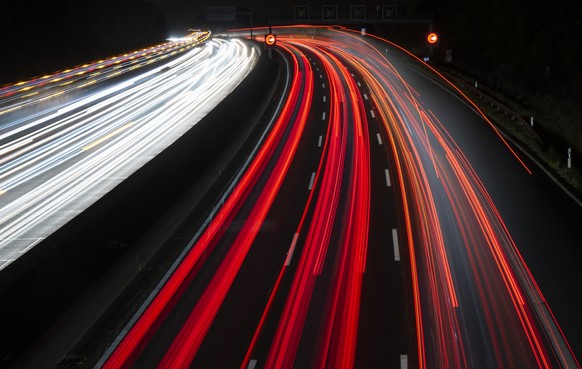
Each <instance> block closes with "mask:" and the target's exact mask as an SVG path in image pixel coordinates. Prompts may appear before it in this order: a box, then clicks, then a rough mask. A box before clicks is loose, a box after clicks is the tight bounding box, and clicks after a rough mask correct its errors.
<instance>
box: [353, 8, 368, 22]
mask: <svg viewBox="0 0 582 369" xmlns="http://www.w3.org/2000/svg"><path fill="white" fill-rule="evenodd" d="M350 19H351V20H365V19H366V5H351V6H350Z"/></svg>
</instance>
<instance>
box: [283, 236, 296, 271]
mask: <svg viewBox="0 0 582 369" xmlns="http://www.w3.org/2000/svg"><path fill="white" fill-rule="evenodd" d="M297 238H299V233H295V234H294V235H293V241H291V246H290V247H289V251H288V252H287V258H286V259H285V266H289V265H290V264H291V259H292V258H293V253H294V252H295V245H297Z"/></svg>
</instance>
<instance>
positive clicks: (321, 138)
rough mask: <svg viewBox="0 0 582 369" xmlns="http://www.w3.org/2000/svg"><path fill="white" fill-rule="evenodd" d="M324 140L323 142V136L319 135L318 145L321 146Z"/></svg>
mask: <svg viewBox="0 0 582 369" xmlns="http://www.w3.org/2000/svg"><path fill="white" fill-rule="evenodd" d="M322 142H323V136H319V141H318V142H317V147H321V144H322Z"/></svg>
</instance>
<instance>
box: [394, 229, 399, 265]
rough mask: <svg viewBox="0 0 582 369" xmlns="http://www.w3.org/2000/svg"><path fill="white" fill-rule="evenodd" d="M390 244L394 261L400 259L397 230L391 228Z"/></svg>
mask: <svg viewBox="0 0 582 369" xmlns="http://www.w3.org/2000/svg"><path fill="white" fill-rule="evenodd" d="M392 245H393V246H394V261H400V248H399V247H398V231H397V230H396V228H392Z"/></svg>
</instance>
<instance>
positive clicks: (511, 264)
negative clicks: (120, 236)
mask: <svg viewBox="0 0 582 369" xmlns="http://www.w3.org/2000/svg"><path fill="white" fill-rule="evenodd" d="M274 28H275V29H276V30H277V32H279V33H277V47H278V48H279V50H281V52H283V53H285V54H286V55H287V57H288V58H290V60H291V61H292V69H293V70H292V76H293V82H292V84H291V87H290V88H289V92H288V93H289V95H288V99H287V101H286V103H285V106H284V107H283V109H282V110H281V114H280V116H279V117H278V119H277V121H276V123H275V125H274V126H273V129H272V130H271V131H270V132H269V135H268V137H267V139H266V140H265V143H264V145H263V146H262V147H261V149H260V151H259V152H258V153H257V155H256V157H255V158H254V159H253V162H252V164H251V165H250V166H249V168H248V170H247V171H246V172H245V174H244V176H243V177H242V179H241V180H240V181H239V183H238V184H237V187H236V189H235V190H234V191H233V193H232V195H231V196H230V197H229V199H228V201H227V202H226V203H225V204H224V206H223V207H222V208H221V210H220V212H219V213H218V215H217V216H216V218H215V219H214V221H213V222H212V223H211V224H210V225H209V226H208V228H207V229H206V230H205V232H204V233H203V234H202V236H201V237H200V239H199V240H198V241H197V243H196V244H195V245H194V247H193V248H192V250H191V251H190V254H189V255H188V256H187V257H186V258H185V260H184V261H183V263H182V264H181V265H180V266H179V267H178V269H177V270H176V271H175V273H174V274H173V275H172V276H171V278H170V279H169V280H168V282H167V283H166V285H165V286H164V288H163V289H162V290H161V291H160V293H159V295H158V296H157V297H156V298H155V299H154V300H153V301H152V303H151V304H150V305H149V306H148V308H147V309H146V310H145V312H144V313H143V314H142V316H141V317H140V318H139V320H138V321H137V322H136V324H135V325H134V326H133V327H132V329H131V330H130V331H129V333H128V334H127V335H126V336H125V337H124V339H123V340H122V341H121V343H120V344H119V346H118V347H117V349H116V350H115V351H114V352H113V354H112V355H111V356H110V357H109V359H108V361H107V362H106V364H105V366H104V367H106V368H120V367H128V366H131V365H132V363H133V361H134V360H135V359H136V357H138V356H139V355H140V352H141V350H143V348H144V347H145V346H146V345H147V342H148V340H149V339H150V338H151V337H152V336H153V335H154V334H155V332H156V330H157V328H158V327H159V326H160V325H161V324H162V323H163V320H164V318H165V316H166V315H167V314H168V311H169V310H171V309H172V308H173V306H174V304H176V303H177V300H178V299H179V298H180V295H181V293H182V292H183V290H184V289H185V288H186V287H185V284H187V283H190V282H191V281H192V279H195V278H196V273H197V270H199V268H200V267H201V264H202V263H204V260H203V257H202V256H203V254H204V253H205V252H211V251H212V249H213V247H215V245H216V244H217V243H218V242H219V240H220V239H221V238H222V237H223V236H224V229H225V226H228V225H229V223H230V221H232V219H233V218H234V217H235V215H236V212H237V211H238V210H239V209H240V208H241V207H242V204H243V203H245V202H246V201H248V197H249V194H250V192H251V191H252V190H253V189H254V187H256V186H257V184H258V183H259V182H260V181H259V178H260V177H261V176H267V177H266V178H267V180H266V181H265V184H264V185H262V187H261V188H260V192H259V195H258V197H257V198H256V199H255V200H253V201H254V203H253V205H252V210H251V211H250V213H249V215H248V217H247V218H246V220H245V222H244V225H243V226H242V229H241V231H240V232H239V233H238V234H237V236H236V237H235V238H234V240H233V241H232V243H231V244H230V245H229V248H228V252H227V253H226V254H225V256H224V258H223V259H222V260H221V263H220V265H219V266H218V268H217V270H216V272H215V274H214V275H213V276H212V278H211V281H210V283H209V284H208V285H207V286H205V287H204V292H203V293H202V295H201V297H200V298H199V300H198V301H197V302H196V304H195V307H194V308H193V310H192V311H191V312H190V314H189V317H188V318H187V320H186V322H185V324H184V325H183V326H182V327H181V329H180V332H179V334H178V335H177V336H176V337H175V338H174V339H173V342H172V344H171V345H170V347H169V349H168V351H167V352H166V354H165V356H164V358H163V360H162V361H161V363H160V364H159V367H161V368H187V367H190V366H191V365H192V362H193V361H194V360H195V358H196V355H197V352H198V350H199V348H200V346H201V344H202V342H203V341H204V339H205V337H206V335H207V333H208V331H209V329H210V328H211V326H212V324H213V322H214V320H215V318H216V316H217V313H218V311H219V309H220V308H221V306H222V304H223V301H224V300H225V298H226V296H227V294H228V293H229V292H230V290H231V287H232V285H233V283H234V280H235V278H236V277H237V275H238V273H239V271H240V269H241V266H242V265H243V262H244V261H245V258H246V257H247V255H248V253H249V250H250V249H251V248H252V246H253V242H254V241H255V238H256V236H257V233H258V232H259V227H258V226H257V224H259V225H260V224H262V223H263V222H264V221H265V219H266V217H267V214H268V212H269V210H270V209H271V206H272V204H273V202H274V201H275V199H276V198H277V197H278V196H281V194H280V191H279V190H280V188H281V186H282V184H283V183H284V181H285V180H286V179H287V176H288V171H289V168H290V166H291V164H292V163H293V161H294V159H295V157H296V154H297V148H298V146H299V144H300V141H301V139H302V137H303V134H304V131H305V130H306V127H307V126H308V125H309V124H312V122H311V121H309V119H308V118H309V116H310V114H311V111H312V110H313V106H314V103H313V97H314V94H315V92H314V91H315V87H314V86H315V85H316V83H315V80H316V79H315V77H314V70H313V69H312V68H313V67H312V64H313V65H316V64H317V65H321V66H322V67H323V71H322V75H321V76H320V78H321V80H322V87H323V88H325V89H326V90H327V91H329V93H328V94H327V95H326V96H327V97H328V98H327V100H326V99H324V101H325V106H326V107H328V108H329V111H328V112H327V115H326V114H325V113H324V115H323V119H322V120H323V121H324V123H325V124H326V133H325V138H324V139H323V147H322V149H321V156H320V157H318V166H317V170H316V172H315V174H314V176H313V177H312V182H313V183H312V185H313V186H311V185H310V191H311V192H310V193H309V196H308V197H307V201H306V203H305V204H297V206H300V207H302V209H303V213H302V216H301V220H300V221H299V223H298V224H297V228H296V229H295V233H294V237H293V241H292V244H291V247H290V248H289V251H288V253H287V255H286V258H284V260H281V261H278V262H280V263H281V267H280V269H278V270H279V272H278V273H277V277H276V279H275V280H274V281H273V283H272V288H271V289H270V291H269V294H268V298H267V299H266V303H265V305H264V311H263V312H262V314H260V319H258V321H257V324H256V327H255V329H254V332H253V334H252V338H251V340H250V341H249V343H248V349H247V351H246V353H245V356H244V358H243V359H242V362H241V366H240V368H241V369H245V368H248V367H250V364H251V361H252V360H251V359H252V358H253V355H255V354H256V352H258V348H257V347H258V345H259V344H258V342H259V341H260V340H261V339H266V340H267V341H268V342H269V344H268V347H267V348H266V349H264V350H265V351H266V352H265V355H266V356H265V357H264V358H261V360H262V361H261V367H264V368H269V369H270V368H293V367H297V366H298V364H297V357H298V356H304V355H311V357H310V358H309V359H308V362H309V363H310V365H311V366H310V367H312V368H353V367H355V363H356V356H357V350H356V349H357V345H358V340H359V336H358V328H359V324H360V319H361V298H362V297H361V296H362V285H363V276H364V274H365V272H366V263H367V255H368V251H369V249H368V248H369V247H370V243H369V238H370V234H369V230H370V217H371V212H370V207H371V202H372V198H373V191H372V189H371V187H372V179H371V178H372V171H373V170H374V168H372V167H371V166H372V165H371V158H370V156H371V154H370V151H371V149H370V134H371V133H370V127H371V126H373V123H372V122H371V121H372V119H373V120H375V121H377V122H378V126H379V127H381V128H382V130H383V131H382V134H383V136H384V137H388V139H389V140H388V141H389V142H388V143H387V147H388V148H387V152H388V154H389V155H390V156H391V163H393V166H394V168H392V173H395V174H394V175H393V177H394V178H396V181H397V186H396V187H397V190H396V191H397V195H398V196H399V197H398V199H399V200H400V209H401V215H400V216H401V218H402V219H401V223H402V224H403V225H404V229H403V230H401V234H402V235H404V237H403V238H404V244H405V245H406V246H407V255H408V258H409V263H410V265H409V269H408V270H409V272H410V274H411V275H410V278H411V281H412V282H411V288H412V296H413V298H412V302H411V304H412V307H411V309H412V310H414V323H415V329H416V332H415V335H416V347H415V349H416V354H415V355H416V356H414V355H412V354H411V355H412V356H413V357H415V360H416V364H417V365H418V367H419V368H473V367H491V368H493V367H495V368H498V367H499V368H501V367H503V368H523V367H528V368H529V367H532V368H533V367H537V368H551V367H564V368H576V367H579V363H578V362H577V361H576V358H575V357H574V355H573V353H572V351H571V349H570V347H569V346H568V344H567V341H566V339H565V338H564V336H563V333H562V332H561V330H560V328H559V326H558V324H557V323H556V321H555V319H554V317H553V314H552V313H551V311H550V309H549V307H548V306H547V304H546V303H545V299H544V297H543V295H542V293H541V291H540V289H539V288H538V287H537V284H536V282H535V280H534V278H533V276H532V274H531V273H530V272H529V269H528V268H527V266H526V265H525V262H524V261H523V258H522V257H521V255H520V253H519V251H518V248H517V245H516V244H515V243H514V241H513V239H512V237H511V235H510V233H509V230H508V228H507V226H506V225H505V223H504V221H503V219H502V217H501V215H500V214H499V212H498V210H497V208H496V206H495V204H494V201H493V200H492V198H491V196H490V195H489V193H488V192H487V189H486V188H485V185H484V184H483V182H482V181H481V179H480V177H479V175H478V173H477V171H476V170H475V169H474V168H473V166H472V165H471V162H470V160H469V159H468V158H467V157H466V156H465V154H464V153H463V152H462V149H461V147H460V146H459V144H458V143H457V142H456V140H455V137H456V136H455V134H454V132H452V130H450V129H448V127H449V126H448V124H447V121H446V118H444V117H443V116H441V115H439V114H437V113H435V111H433V110H432V109H430V108H429V107H428V104H426V103H425V101H426V100H425V99H426V96H424V95H423V93H424V92H423V91H421V90H419V89H418V88H414V87H413V83H411V82H409V81H408V80H407V78H408V76H407V75H405V74H406V73H407V72H403V70H405V69H404V68H403V67H401V66H399V65H395V64H392V63H391V62H390V61H389V58H388V57H387V56H386V55H384V54H383V53H382V51H381V50H383V49H384V47H385V46H386V44H387V41H385V40H379V39H377V38H369V37H361V36H357V35H356V34H355V33H349V32H346V31H345V30H337V29H328V28H326V27H321V28H311V29H310V31H312V32H313V34H310V35H302V34H301V33H300V32H299V31H298V29H297V28H276V27H274ZM274 33H275V32H274ZM288 33H290V34H288ZM314 35H315V36H314ZM257 40H262V38H261V37H259V36H258V37H257ZM392 47H393V46H392ZM405 55H406V54H405ZM308 56H310V57H313V58H314V59H316V60H317V63H315V62H313V61H310V59H308ZM400 57H402V55H400ZM406 57H409V56H408V55H407V56H406ZM419 63H421V62H419ZM350 71H351V72H352V73H350ZM323 72H325V76H326V78H323ZM356 75H357V77H356ZM360 80H361V82H363V83H360ZM362 90H364V91H366V97H364V99H363V98H362V97H363V95H362ZM457 92H460V91H458V90H457ZM368 95H369V101H367V102H365V101H364V100H368ZM366 104H368V106H372V108H373V109H372V111H371V113H370V115H369V114H368V112H367V111H366ZM370 116H371V117H370ZM485 120H486V118H485ZM487 123H488V124H491V122H489V121H487ZM313 124H315V123H313ZM374 124H376V123H374ZM285 131H288V132H289V135H288V137H285V138H283V137H284V132H285ZM495 134H496V135H499V133H498V132H497V130H495ZM378 137H380V136H378ZM499 137H500V138H501V136H499ZM501 140H502V141H503V144H504V145H506V146H505V147H507V148H508V149H509V153H510V155H513V156H515V158H517V160H518V161H519V163H520V164H521V165H522V168H524V169H525V170H526V171H527V172H528V173H531V170H530V169H529V168H527V166H525V164H524V162H523V161H522V160H521V159H520V158H519V156H518V155H517V154H516V153H515V152H514V151H513V150H512V149H511V147H509V145H508V144H507V142H506V141H505V140H504V139H503V138H501ZM278 147H279V148H280V149H279V150H278V149H277V148H278ZM270 160H274V163H275V164H274V165H273V166H272V169H269V172H267V171H266V169H265V168H266V166H267V165H266V163H267V162H268V161H270ZM520 170H521V169H520ZM291 201H293V200H291ZM291 271H293V274H292V275H291ZM284 280H285V281H287V282H288V283H283V281H284ZM323 281H325V282H323ZM325 283H327V285H326V292H325V294H323V296H317V291H321V288H322V287H321V285H323V284H325ZM276 301H279V302H280V305H281V307H280V308H279V309H280V310H277V309H276V308H274V306H275V305H276ZM315 301H318V302H317V303H316V302H315ZM318 304H319V305H318ZM269 321H270V322H273V321H274V322H275V323H274V324H273V325H274V327H273V328H271V329H270V330H269V329H267V328H266V326H267V322H269ZM308 321H310V322H317V323H316V325H317V327H315V328H313V327H312V328H311V329H315V330H316V331H317V336H316V338H315V339H314V340H311V341H310V342H312V343H313V345H314V346H313V347H310V348H309V350H307V349H305V348H303V346H302V344H303V341H304V339H305V335H306V330H307V322H308ZM269 335H272V337H271V336H269ZM265 337H266V338H265ZM263 361H264V362H263ZM255 363H256V362H255Z"/></svg>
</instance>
